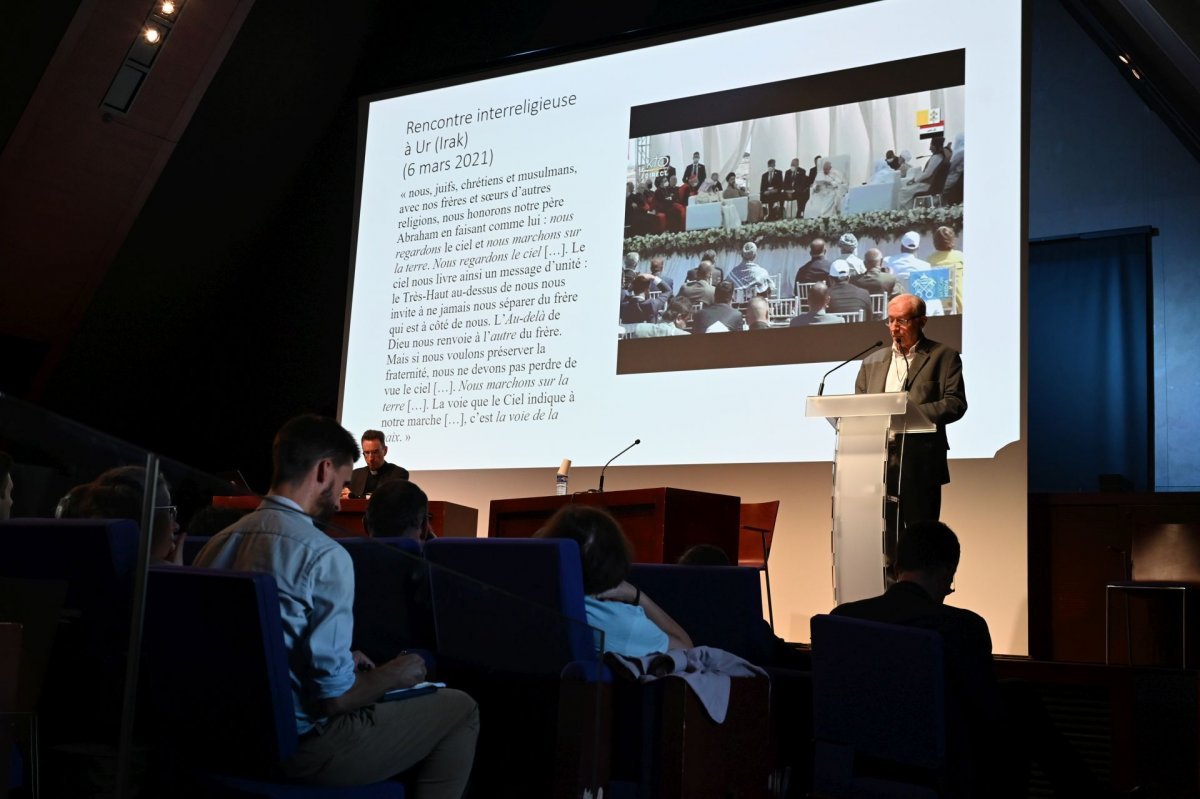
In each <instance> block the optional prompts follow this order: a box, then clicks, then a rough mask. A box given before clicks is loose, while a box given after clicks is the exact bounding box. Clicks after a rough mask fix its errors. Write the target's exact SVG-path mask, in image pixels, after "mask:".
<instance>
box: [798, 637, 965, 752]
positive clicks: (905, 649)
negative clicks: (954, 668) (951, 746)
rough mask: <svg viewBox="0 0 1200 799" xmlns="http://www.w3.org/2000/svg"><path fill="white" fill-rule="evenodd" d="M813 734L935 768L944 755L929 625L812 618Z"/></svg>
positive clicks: (936, 659)
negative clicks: (906, 625)
mask: <svg viewBox="0 0 1200 799" xmlns="http://www.w3.org/2000/svg"><path fill="white" fill-rule="evenodd" d="M812 679H813V734H814V736H815V737H816V739H817V740H818V741H828V742H832V743H835V744H846V745H849V746H850V747H852V748H853V749H854V752H855V753H856V754H860V755H866V756H868V757H872V758H877V759H880V760H884V761H890V762H894V763H899V764H905V765H910V766H915V767H918V768H923V769H930V770H937V769H941V768H943V767H944V766H945V763H946V696H945V693H946V671H945V664H944V661H943V657H942V637H941V635H940V634H938V633H937V632H934V631H932V630H922V629H918V628H915V627H902V626H899V625H894V624H880V623H878V622H871V621H863V620H861V619H851V618H846V617H841V616H826V615H820V616H814V617H813V619H812Z"/></svg>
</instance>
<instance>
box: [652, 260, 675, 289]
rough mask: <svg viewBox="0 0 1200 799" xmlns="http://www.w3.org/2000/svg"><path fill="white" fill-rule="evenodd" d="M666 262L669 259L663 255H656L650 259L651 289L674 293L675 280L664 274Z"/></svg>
mask: <svg viewBox="0 0 1200 799" xmlns="http://www.w3.org/2000/svg"><path fill="white" fill-rule="evenodd" d="M666 262H667V259H666V258H665V257H664V256H662V255H656V256H654V257H653V258H651V259H650V280H651V284H650V290H651V291H659V292H662V293H663V294H674V293H675V281H674V280H671V278H669V277H666V276H665V275H663V266H664V265H665V264H666Z"/></svg>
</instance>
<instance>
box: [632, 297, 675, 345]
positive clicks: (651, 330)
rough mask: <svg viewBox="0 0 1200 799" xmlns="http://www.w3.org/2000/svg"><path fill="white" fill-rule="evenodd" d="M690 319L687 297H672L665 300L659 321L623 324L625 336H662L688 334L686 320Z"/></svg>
mask: <svg viewBox="0 0 1200 799" xmlns="http://www.w3.org/2000/svg"><path fill="white" fill-rule="evenodd" d="M691 319H692V303H691V302H689V301H688V299H687V297H672V298H671V299H669V300H667V310H665V311H663V315H662V321H661V322H639V323H637V324H631V325H624V328H625V337H626V338H662V337H663V336H686V335H688V329H687V326H688V322H690V321H691Z"/></svg>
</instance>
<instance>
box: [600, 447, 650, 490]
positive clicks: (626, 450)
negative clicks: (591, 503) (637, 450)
mask: <svg viewBox="0 0 1200 799" xmlns="http://www.w3.org/2000/svg"><path fill="white" fill-rule="evenodd" d="M640 443H642V440H641V439H640V438H637V439H634V441H633V443H632V444H630V445H629V446H628V447H626V448H625V449H623V450H621V451H620V452H618V453H617V454H616V455H613V456H612V457H611V458H609V459H608V463H612V462H613V461H615V460H616V459H617V458H619V457H621V456H622V455H624V454H625V453H626V452H628V451H629V450H631V449H633V448H634V447H636V446H637V445H638V444H640ZM608 463H606V464H604V469H607V468H608ZM604 469H601V470H600V487H599V488H597V489H596V491H597V493H600V494H603V493H604Z"/></svg>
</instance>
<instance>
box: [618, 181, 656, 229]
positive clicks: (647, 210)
mask: <svg viewBox="0 0 1200 799" xmlns="http://www.w3.org/2000/svg"><path fill="white" fill-rule="evenodd" d="M625 226H626V227H628V228H629V232H628V234H627V235H630V236H647V235H650V234H653V233H661V232H662V230H663V228H662V220H661V219H659V218H658V214H656V213H655V212H654V208H653V207H652V205H651V203H650V202H648V201H647V200H646V195H645V194H644V193H642V192H640V191H636V190H634V187H633V183H631V182H630V183H626V184H625Z"/></svg>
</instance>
